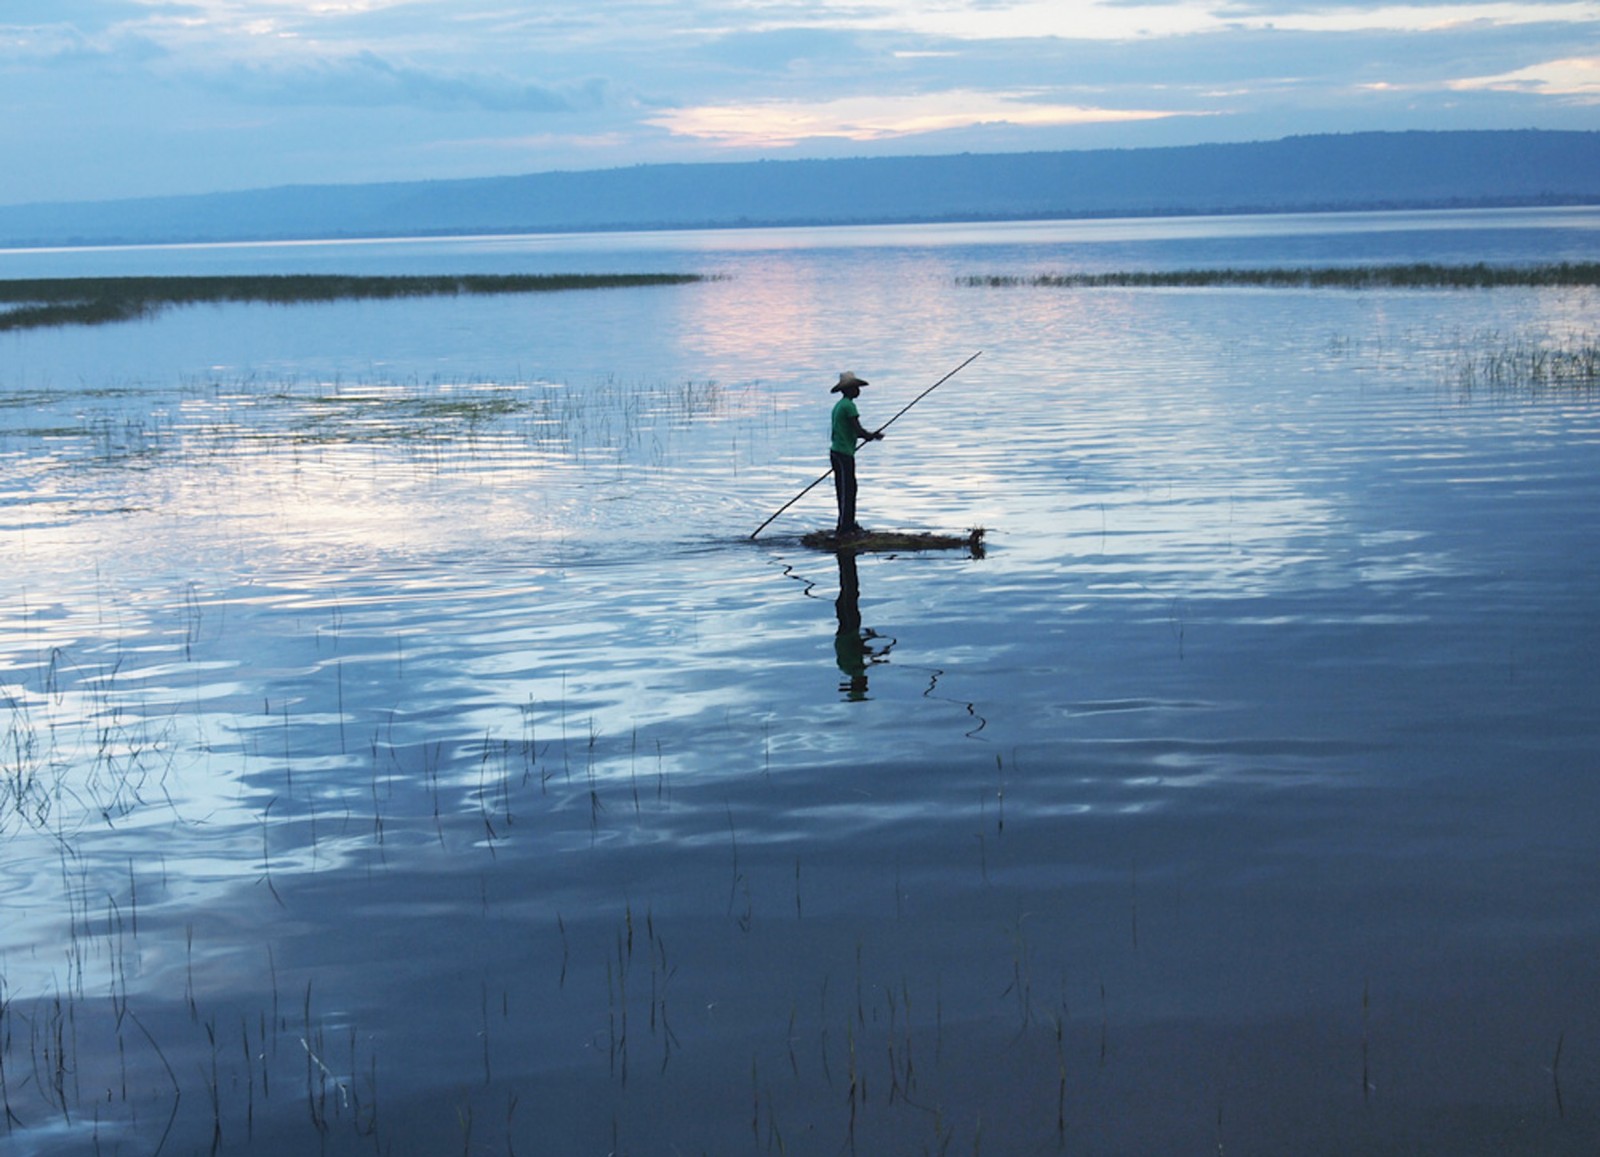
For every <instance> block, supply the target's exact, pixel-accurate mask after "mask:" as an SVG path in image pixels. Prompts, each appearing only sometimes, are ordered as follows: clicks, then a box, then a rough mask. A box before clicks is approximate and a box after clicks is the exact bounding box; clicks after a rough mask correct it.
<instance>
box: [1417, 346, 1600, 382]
mask: <svg viewBox="0 0 1600 1157" xmlns="http://www.w3.org/2000/svg"><path fill="white" fill-rule="evenodd" d="M1447 378H1448V381H1449V383H1450V384H1451V385H1453V386H1454V387H1455V388H1456V389H1457V390H1458V391H1459V392H1460V393H1462V394H1463V395H1465V396H1472V395H1476V394H1480V393H1487V394H1490V395H1507V394H1519V395H1541V394H1561V395H1564V396H1570V395H1573V394H1594V393H1595V392H1596V391H1597V389H1600V337H1597V336H1596V335H1595V334H1592V333H1588V334H1569V335H1567V336H1564V337H1540V336H1532V335H1528V334H1517V335H1504V334H1498V333H1487V334H1480V335H1478V336H1477V337H1476V338H1474V339H1473V340H1472V341H1471V342H1469V343H1467V344H1466V345H1464V346H1463V347H1462V348H1461V349H1460V350H1459V351H1457V353H1456V354H1455V357H1454V359H1453V360H1452V362H1451V364H1450V366H1449V368H1448V370H1447Z"/></svg>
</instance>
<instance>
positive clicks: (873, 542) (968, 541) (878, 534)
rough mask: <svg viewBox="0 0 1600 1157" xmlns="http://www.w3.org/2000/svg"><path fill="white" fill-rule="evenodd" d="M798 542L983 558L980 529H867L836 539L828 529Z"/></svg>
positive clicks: (843, 549)
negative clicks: (947, 552) (959, 552)
mask: <svg viewBox="0 0 1600 1157" xmlns="http://www.w3.org/2000/svg"><path fill="white" fill-rule="evenodd" d="M800 544H801V545H802V546H809V547H810V548H811V549H813V550H826V551H832V552H833V553H835V554H838V553H850V554H862V553H866V552H869V551H871V552H876V553H883V552H891V551H907V550H965V551H967V552H968V553H970V554H971V555H972V557H973V558H982V557H983V528H982V527H981V526H980V527H978V528H977V529H976V530H969V531H966V532H965V533H962V534H935V533H932V532H930V531H919V530H869V531H868V532H867V533H866V534H859V535H853V536H850V537H847V538H839V537H838V536H837V535H835V534H834V533H833V531H831V530H813V531H811V532H810V533H809V534H804V535H801V537H800Z"/></svg>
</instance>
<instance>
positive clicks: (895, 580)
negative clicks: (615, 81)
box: [0, 211, 1600, 1154]
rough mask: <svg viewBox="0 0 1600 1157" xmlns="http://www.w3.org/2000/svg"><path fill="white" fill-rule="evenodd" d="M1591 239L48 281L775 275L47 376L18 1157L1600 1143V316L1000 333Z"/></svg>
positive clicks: (3, 949) (31, 579)
mask: <svg viewBox="0 0 1600 1157" xmlns="http://www.w3.org/2000/svg"><path fill="white" fill-rule="evenodd" d="M1596 222H1597V218H1596V216H1595V215H1594V214H1593V213H1592V212H1589V211H1584V212H1572V211H1549V212H1544V213H1521V212H1516V213H1504V214H1385V215H1347V216H1330V217H1296V218H1268V219H1222V220H1214V221H1194V220H1187V221H1176V222H1094V223H1087V224H1067V223H1062V224H1032V225H1000V226H982V227H973V226H962V227H954V226H951V227H937V228H935V227H915V228H905V229H883V230H817V231H808V230H762V231H750V232H742V233H729V234H669V235H629V236H604V237H589V238H555V239H538V238H535V239H527V238H478V239H455V240H449V241H423V242H404V241H396V242H390V243H373V244H344V245H306V246H239V247H226V246H211V247H200V248H191V249H178V250H170V249H169V250H121V251H107V250H97V251H65V252H62V251H58V252H52V253H9V254H5V255H0V267H4V272H5V273H6V274H7V275H10V276H29V275H39V276H43V275H45V274H46V273H50V274H58V273H62V272H85V273H86V272H183V271H195V272H218V271H242V272H251V271H259V272H280V271H288V270H297V271H298V270H305V271H317V272H321V271H348V272H434V271H441V270H443V271H451V272H466V271H472V272H477V271H508V270H514V271H523V270H526V271H529V272H545V271H554V270H562V271H565V270H572V271H578V272H591V271H606V270H613V269H621V270H628V271H634V270H639V271H652V270H656V269H667V270H672V271H683V272H702V273H708V274H715V275H716V279H714V280H708V281H706V282H703V283H700V284H697V285H693V286H686V287H678V288H669V289H662V288H653V289H638V290H624V291H617V292H604V293H574V294H557V295H530V296H523V297H510V298H503V299H485V298H472V299H462V300H456V299H449V300H427V301H405V302H381V303H349V304H344V305H335V306H305V307H269V306H229V307H216V308H213V307H202V308H195V309H184V310H174V311H171V312H169V313H166V314H163V315H160V316H159V317H157V318H156V319H154V320H151V321H149V322H143V323H136V324H130V325H121V326H111V327H104V328H100V329H93V330H82V329H80V330H58V331H49V332H35V333H28V334H11V335H5V337H4V338H3V339H0V367H3V368H0V391H3V392H0V423H3V425H0V458H3V460H4V464H5V469H4V475H3V478H4V483H3V493H0V536H3V546H4V551H5V557H6V560H7V568H6V569H7V577H6V579H5V585H4V592H5V599H4V602H3V604H0V689H3V690H0V696H3V697H0V715H3V718H4V726H5V729H6V730H5V733H4V741H5V742H4V745H3V748H0V781H3V783H4V787H3V788H0V831H3V833H4V837H5V843H6V849H7V852H6V856H5V858H4V860H3V862H0V896H3V903H4V910H5V913H6V919H5V922H4V924H3V925H0V1000H3V1017H4V1024H3V1026H0V1061H3V1064H4V1081H3V1093H4V1098H5V1101H6V1103H7V1105H8V1111H7V1113H6V1114H5V1115H6V1119H7V1125H6V1127H5V1129H4V1130H3V1131H0V1152H7V1153H10V1152H16V1153H19V1154H23V1153H27V1154H32V1153H57V1152H59V1153H82V1152H88V1151H94V1150H95V1149H96V1148H98V1150H99V1151H102V1152H125V1153H148V1152H153V1151H156V1150H157V1149H158V1148H159V1149H160V1150H161V1151H163V1152H172V1153H178V1152H182V1153H188V1152H212V1151H217V1152H240V1153H244V1152H274V1153H275V1152H284V1153H288V1152H304V1151H307V1150H308V1149H309V1148H311V1147H312V1146H317V1147H318V1148H319V1149H320V1150H321V1151H326V1152H335V1153H339V1152H351V1153H355V1152H365V1151H369V1150H372V1149H376V1151H379V1152H393V1153H408V1152H409V1153H435V1152H441V1151H455V1150H466V1151H479V1150H486V1151H488V1150H492V1151H500V1150H502V1149H505V1150H509V1151H514V1152H608V1151H620V1152H636V1153H672V1152H702V1151H703V1152H719V1153H726V1152H803V1153H827V1154H835V1153H839V1152H843V1151H852V1150H853V1151H858V1152H863V1153H891V1152H892V1153H917V1152H925V1151H926V1152H979V1151H983V1152H991V1153H993V1152H1002V1153H1006V1152H1010V1153H1037V1152H1049V1151H1053V1150H1055V1149H1057V1148H1060V1149H1064V1150H1068V1151H1093V1152H1099V1153H1149V1152H1175V1151H1192V1150H1198V1149H1202V1148H1203V1149H1207V1150H1210V1149H1211V1148H1212V1147H1217V1148H1219V1149H1221V1150H1224V1151H1228V1152H1235V1153H1240V1152H1242V1153H1272V1152H1285V1151H1298V1152H1329V1153H1334V1152H1351V1151H1360V1152H1408V1153H1410V1152H1417V1151H1431V1152H1452V1153H1460V1152H1482V1153H1498V1152H1505V1151H1508V1150H1512V1151H1534V1152H1555V1153H1560V1152H1592V1151H1593V1148H1594V1146H1595V1144H1596V1142H1597V1140H1600V1130H1597V1127H1596V1125H1595V1120H1596V1111H1597V1108H1600V1105H1597V1101H1596V1097H1597V1087H1600V1086H1597V1081H1600V1056H1597V1054H1596V1052H1595V1048H1594V1045H1593V1042H1594V1041H1596V1040H1597V1039H1600V1031H1597V1030H1600V1005H1597V1001H1596V999H1595V995H1594V994H1595V992H1596V991H1597V990H1596V986H1595V974H1594V969H1595V964H1594V961H1595V960H1596V959H1597V956H1596V948H1597V947H1600V927H1597V924H1600V917H1597V915H1596V911H1595V908H1594V905H1593V903H1592V900H1593V884H1592V881H1593V879H1594V868H1595V864H1596V854H1597V851H1600V847H1597V842H1596V837H1595V835H1594V833H1593V830H1592V829H1593V824H1592V822H1591V820H1592V817H1593V815H1594V814H1595V805H1596V803H1597V802H1600V801H1597V799H1596V796H1597V794H1600V792H1597V786H1596V779H1595V775H1594V770H1595V769H1594V753H1595V751H1596V749H1597V743H1596V740H1597V724H1596V722H1595V716H1594V712H1593V704H1594V703H1595V702H1596V701H1597V697H1600V696H1597V693H1600V664H1597V663H1596V661H1595V653H1596V652H1595V645H1596V639H1597V637H1600V636H1597V621H1596V613H1595V609H1594V606H1595V604H1594V598H1593V588H1594V578H1595V575H1596V573H1597V570H1600V566H1597V564H1600V540H1597V539H1596V537H1595V536H1594V535H1593V533H1592V532H1591V527H1592V518H1591V512H1592V511H1593V510H1594V509H1596V505H1597V499H1600V493H1597V491H1600V483H1597V480H1596V476H1595V471H1594V466H1593V464H1594V462H1595V461H1596V444H1597V442H1600V410H1597V407H1596V399H1595V396H1594V394H1593V391H1592V388H1591V389H1584V388H1565V387H1563V388H1552V387H1550V386H1548V385H1540V384H1538V383H1536V382H1530V381H1507V382H1502V383H1501V384H1499V385H1498V386H1496V387H1494V388H1489V387H1488V386H1486V385H1485V384H1484V382H1483V380H1482V378H1481V376H1476V375H1474V374H1473V373H1472V372H1470V371H1471V367H1473V366H1475V365H1478V364H1479V359H1481V358H1482V357H1483V355H1484V354H1485V353H1486V352H1487V353H1490V354H1496V353H1505V352H1506V351H1508V350H1510V351H1517V350H1534V351H1538V350H1552V349H1557V350H1559V349H1562V348H1568V347H1570V346H1572V345H1573V344H1574V343H1576V344H1578V345H1582V344H1583V343H1584V342H1585V341H1587V342H1588V343H1589V344H1591V345H1592V343H1593V328H1592V321H1591V319H1592V318H1593V317H1594V316H1595V307H1596V304H1597V302H1596V297H1595V294H1594V292H1593V291H1588V290H1523V289H1505V290H1493V291H1445V290H1407V291H1390V290H1363V291H1359V292H1352V291H1342V290H1341V291H1336V290H1315V291H1313V290H1247V289H1238V290H1234V289H1229V290H1203V289H1194V290H1170V289H1169V290H1158V289H1149V290H1135V289H1127V290H1120V289H1119V290H1059V289H1032V288H1010V289H977V288H972V287H966V286H962V285H960V284H958V279H959V278H960V277H962V276H966V275H970V274H989V273H1008V274H1029V273H1034V272H1061V271H1070V270H1075V269H1117V268H1147V267H1187V266H1190V265H1195V264H1307V263H1348V262H1352V261H1365V260H1372V261H1385V262H1387V261H1393V260H1430V261H1432V260H1440V261H1450V260H1492V261H1531V260H1564V259H1594V257H1595V249H1596V248H1597V244H1596V242H1597V240H1600V238H1597V234H1596V232H1595V225H1596ZM978 350H982V351H983V352H982V356H981V357H980V358H979V359H978V360H977V361H976V362H974V363H973V364H972V365H971V366H970V367H968V368H967V369H966V370H964V371H963V372H962V373H961V374H960V375H958V376H957V377H956V378H955V379H953V380H952V381H951V382H949V383H948V384H947V385H945V386H943V387H941V388H940V390H938V391H936V392H935V393H934V394H932V395H930V396H929V397H928V398H927V399H925V400H924V401H923V402H922V403H920V404H919V405H918V406H917V407H916V408H915V409H913V410H912V411H911V412H909V413H908V414H907V415H906V416H905V417H904V418H903V419H901V420H900V421H899V422H898V423H897V424H896V425H895V426H894V427H893V429H892V430H891V432H890V434H889V436H888V438H886V440H885V441H883V442H882V443H877V444H874V445H873V446H871V447H870V448H869V449H866V450H864V451H863V457H862V464H861V472H862V484H863V494H862V513H863V517H864V520H865V521H867V522H869V524H872V525H881V526H893V527H904V528H911V529H946V530H960V529H964V528H966V527H969V526H984V527H986V528H988V542H989V550H988V551H987V552H986V554H985V556H984V557H982V558H970V557H966V556H964V555H942V554H928V555H907V556H903V557H878V556H868V557H863V558H861V559H860V560H859V561H858V562H857V563H856V564H855V566H854V568H853V573H851V570H850V568H848V567H846V566H845V564H843V563H841V562H840V560H838V559H836V558H835V557H834V556H831V555H827V554H818V553H814V552H810V551H807V550H805V549H803V548H802V547H801V546H800V545H799V542H798V538H799V534H800V533H801V532H802V531H803V530H806V529H809V528H812V527H814V526H818V525H823V524H826V523H827V522H828V521H829V520H830V519H831V516H832V515H831V510H830V509H829V505H830V502H829V497H828V487H827V486H826V485H824V486H822V487H819V488H818V489H817V490H816V491H814V492H813V494H812V496H811V497H810V498H808V499H806V500H804V501H803V502H802V503H800V504H797V506H796V507H795V508H794V509H793V510H792V511H791V512H790V513H789V514H787V515H785V516H784V517H783V518H782V519H780V520H779V521H778V522H776V523H774V524H773V526H772V527H771V528H770V529H769V531H767V532H765V533H763V535H761V536H760V537H759V538H757V539H756V540H754V541H751V540H750V539H749V534H750V531H751V530H752V529H754V527H755V526H757V525H758V524H759V523H760V522H761V521H762V520H763V519H764V518H766V517H767V516H768V515H769V514H771V513H772V511H773V510H775V509H776V508H777V507H778V506H780V505H781V504H782V503H783V502H784V501H786V500H787V499H788V498H789V497H791V496H792V495H793V494H794V493H795V492H797V491H798V490H799V489H800V488H801V487H803V486H804V485H805V484H806V483H808V482H810V481H811V480H812V479H813V478H815V477H816V476H817V474H818V472H819V471H820V470H822V469H824V468H825V465H826V464H825V458H824V455H823V454H822V446H823V437H824V435H823V433H822V431H823V429H824V425H823V424H824V423H825V420H826V410H827V406H828V403H829V402H830V400H831V399H830V397H829V395H828V393H827V387H828V385H829V384H830V383H831V382H832V381H833V380H834V378H835V377H836V376H837V374H838V372H839V371H840V370H841V369H845V368H849V369H853V370H855V371H856V372H858V373H860V374H861V375H862V376H863V377H866V378H868V379H869V380H871V381H872V383H873V384H872V386H870V387H869V388H868V390H867V391H866V393H865V394H864V396H863V399H862V407H863V412H864V415H865V418H866V420H867V422H868V424H869V425H870V424H874V421H875V420H876V421H882V420H883V419H885V418H887V417H888V416H889V415H890V414H892V413H894V412H895V411H896V410H898V409H899V407H900V406H902V405H904V404H905V402H907V401H909V400H910V399H911V398H913V397H914V396H915V395H916V393H917V392H919V391H920V390H921V389H923V388H925V387H926V386H927V385H929V384H931V383H932V382H933V381H935V380H936V379H937V378H938V377H939V376H940V375H941V374H943V373H944V372H946V371H947V370H949V369H950V368H952V367H953V366H955V365H957V364H959V363H960V361H962V360H963V359H964V358H966V357H967V356H969V355H970V354H972V353H973V352H975V351H978ZM1513 360H1515V359H1513ZM851 591H854V592H855V596H856V597H855V599H854V600H851V599H850V598H849V597H848V593H849V592H851ZM842 596H843V597H842ZM857 616H859V624H860V625H859V627H857V626H856V625H855V624H856V617H857Z"/></svg>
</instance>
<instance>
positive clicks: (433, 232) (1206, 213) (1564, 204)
mask: <svg viewBox="0 0 1600 1157" xmlns="http://www.w3.org/2000/svg"><path fill="white" fill-rule="evenodd" d="M1595 206H1600V195H1597V196H1592V197H1486V198H1465V197H1456V198H1449V199H1445V200H1418V201H1372V202H1360V203H1350V204H1345V203H1339V202H1327V203H1322V202H1308V203H1306V204H1293V205H1271V206H1267V205H1262V206H1254V205H1238V206H1226V207H1207V206H1197V207H1192V208H1154V209H1102V210H1087V211H1081V212H1078V211H1074V212H1065V211H1064V212H1060V213H1043V214H1041V213H990V214H979V213H959V214H934V215H926V216H917V215H906V216H863V217H844V218H825V217H816V218H810V217H773V218H740V219H736V220H728V219H714V220H711V219H708V220H705V221H687V222H684V221H660V222H650V221H622V222H593V223H584V224H573V225H550V226H528V225H518V226H510V225H507V226H477V225H462V226H456V227H439V228H432V229H428V228H423V229H408V230H405V231H403V232H402V231H395V230H342V231H339V230H326V231H307V232H283V233H266V232H262V233H244V232H239V233H214V234H194V235H188V236H177V235H174V236H170V237H164V238H161V239H159V240H152V239H148V238H139V237H133V236H106V237H101V236H87V237H74V238H68V239H63V240H37V241H9V240H6V239H4V238H0V252H15V253H34V252H42V251H47V250H53V249H145V248H162V247H176V246H185V245H194V246H204V245H319V244H337V243H339V242H376V241H429V240H449V239H452V238H469V237H575V236H581V235H583V234H585V233H595V234H618V233H702V232H703V233H716V232H732V231H734V230H739V229H869V228H873V227H893V226H898V225H1003V224H1022V223H1026V222H1030V221H1036V222H1041V223H1061V222H1071V221H1118V220H1126V221H1159V220H1186V219H1192V218H1198V217H1294V216H1301V215H1306V216H1316V215H1324V214H1326V215H1332V214H1354V213H1427V212H1462V211H1473V210H1486V211H1487V210H1494V209H1586V208H1593V207H1595ZM0 212H3V207H0Z"/></svg>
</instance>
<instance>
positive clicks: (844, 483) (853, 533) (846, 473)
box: [828, 370, 883, 538]
mask: <svg viewBox="0 0 1600 1157" xmlns="http://www.w3.org/2000/svg"><path fill="white" fill-rule="evenodd" d="M867 384H868V383H866V382H864V381H862V380H861V379H860V378H858V377H856V376H855V374H853V373H851V372H850V371H849V370H846V371H845V372H844V373H842V374H840V375H839V382H838V384H837V385H835V386H834V387H833V389H832V390H830V391H829V393H834V394H843V395H844V397H842V398H840V399H839V400H838V401H837V402H835V403H834V404H833V440H832V442H831V443H830V444H829V447H828V461H829V462H830V463H831V464H832V466H833V493H834V497H836V498H837V499H838V500H839V521H838V524H837V525H836V526H835V527H834V530H833V533H834V537H836V538H855V537H858V536H859V535H863V534H865V533H866V531H864V530H862V529H861V527H860V526H859V525H857V523H856V443H857V441H858V440H859V441H862V442H876V441H878V440H879V439H880V438H882V437H883V433H882V432H881V431H878V432H874V431H871V430H868V429H867V428H866V427H865V426H863V425H862V424H861V411H859V410H857V409H856V399H857V398H859V397H860V396H861V387H862V386H865V385H867Z"/></svg>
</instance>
